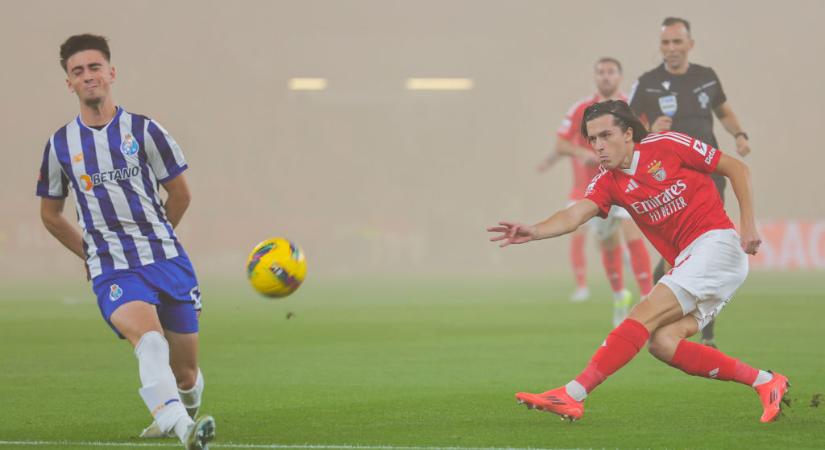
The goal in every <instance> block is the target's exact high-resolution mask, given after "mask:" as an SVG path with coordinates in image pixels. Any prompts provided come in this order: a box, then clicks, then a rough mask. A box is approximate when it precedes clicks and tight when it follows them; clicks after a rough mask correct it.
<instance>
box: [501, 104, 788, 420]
mask: <svg viewBox="0 0 825 450" xmlns="http://www.w3.org/2000/svg"><path fill="white" fill-rule="evenodd" d="M584 117H585V122H584V125H583V126H582V129H581V132H582V135H583V136H585V137H586V138H587V140H588V142H589V143H590V145H591V146H592V147H593V149H594V150H596V154H597V155H598V156H599V160H600V162H601V165H602V168H603V169H604V170H603V171H602V172H600V173H599V174H598V175H596V177H595V178H594V179H593V181H592V182H591V183H590V185H589V186H588V187H587V193H586V194H585V198H584V199H583V200H580V201H578V202H576V203H575V204H574V205H572V206H570V207H568V208H567V209H564V210H561V211H559V212H557V213H556V214H554V215H553V216H551V217H550V218H548V219H547V220H545V221H543V222H540V223H537V224H535V225H532V226H529V225H524V224H520V223H515V222H499V225H500V226H497V227H492V228H489V229H488V231H491V232H497V233H501V234H500V235H498V236H495V237H493V238H491V240H493V241H500V240H503V241H504V243H502V244H501V246H502V247H504V246H507V245H510V244H523V243H525V242H530V241H533V240H538V239H546V238H551V237H556V236H561V235H563V234H566V233H570V232H572V231H573V230H575V229H576V228H578V227H579V226H580V225H582V224H583V223H585V222H586V221H587V220H589V219H590V218H592V217H594V216H596V215H599V216H601V217H605V216H607V213H608V211H609V210H610V207H611V205H621V206H624V207H625V208H626V209H627V210H628V212H630V214H631V216H632V217H633V220H634V221H636V223H637V224H638V225H639V227H640V228H641V229H642V232H643V233H644V234H645V236H647V238H648V239H649V240H650V242H651V243H652V244H653V245H654V246H655V247H656V248H657V249H658V250H659V253H661V254H662V256H663V257H664V258H665V260H667V261H668V262H669V263H670V264H671V265H672V266H673V269H672V270H671V271H670V272H668V274H667V275H665V276H664V277H662V279H661V280H659V282H658V283H657V284H656V286H655V287H654V288H653V291H651V293H650V295H648V296H647V298H645V299H644V300H642V301H641V302H640V303H639V304H637V305H636V306H635V307H634V308H633V310H632V311H631V312H630V315H629V316H628V317H627V319H625V320H624V322H622V323H621V324H620V325H619V326H618V327H616V328H615V329H614V330H613V331H612V332H611V333H610V334H609V335H608V336H607V339H605V341H604V343H603V344H602V345H601V346H600V347H599V349H598V350H597V351H596V353H595V354H594V355H593V357H592V358H591V359H590V362H589V364H588V365H587V366H586V367H585V369H584V370H583V371H582V372H581V373H580V374H579V375H578V376H577V377H576V378H574V379H573V380H571V381H570V382H569V383H567V384H566V385H565V386H562V387H559V388H556V389H553V390H550V391H547V392H544V393H541V394H530V393H526V392H519V393H517V394H516V399H517V400H518V401H519V402H520V403H525V404H527V406H528V407H530V408H537V409H540V410H544V411H548V412H552V413H555V414H558V415H560V416H562V417H563V418H568V419H571V420H576V419H579V418H581V417H582V415H583V414H584V403H583V401H584V399H585V398H586V397H587V396H588V395H589V394H590V393H591V392H592V391H593V389H595V388H596V386H598V385H599V384H601V383H602V382H603V381H604V380H605V379H607V377H609V376H610V375H612V374H613V373H614V372H616V371H617V370H619V369H620V368H621V367H622V366H624V365H625V364H627V363H628V362H629V361H630V360H631V359H633V358H634V357H635V356H636V355H637V354H638V352H639V350H641V348H642V347H643V346H644V345H645V343H647V342H648V341H649V347H648V350H649V351H650V353H651V354H652V355H653V356H655V357H656V358H658V359H659V360H661V361H663V362H665V363H667V364H669V365H671V366H673V367H675V368H678V369H681V370H682V371H684V372H686V373H688V374H690V375H696V376H701V377H705V378H711V379H717V380H723V381H735V382H737V383H741V384H744V385H747V386H752V387H754V388H755V390H756V392H757V394H758V395H759V398H760V400H761V402H762V407H763V413H762V417H761V419H760V420H761V421H762V422H770V421H773V420H774V419H776V418H777V416H778V415H779V413H780V412H781V405H782V400H783V398H784V396H785V394H786V392H787V390H788V387H789V383H788V379H787V377H785V376H783V375H780V374H778V373H771V372H766V371H763V370H759V369H755V368H753V367H751V366H749V365H747V364H745V363H744V362H742V361H739V360H737V359H734V358H731V357H730V356H727V355H726V354H724V353H722V352H720V351H719V350H717V349H715V348H712V347H708V346H705V345H701V344H697V343H695V342H691V341H688V340H687V338H688V337H690V336H693V335H694V334H696V333H697V332H698V331H699V330H700V329H701V328H702V327H703V326H704V325H706V324H707V323H708V322H709V321H710V320H712V319H713V318H714V317H716V315H717V314H719V312H720V311H721V310H722V308H724V306H725V305H726V304H727V303H728V302H729V301H730V299H731V297H732V296H733V294H734V292H735V291H736V289H737V288H739V286H740V285H741V284H742V283H743V282H744V281H745V277H746V276H747V274H748V259H747V256H746V253H747V254H752V255H753V254H756V251H757V249H758V248H759V244H760V243H761V240H760V238H759V234H758V233H757V230H756V220H755V219H754V212H753V198H752V197H753V195H752V192H751V182H750V172H749V170H748V167H747V166H746V165H745V164H744V163H742V162H741V161H739V160H737V159H734V158H731V157H729V156H727V155H724V154H722V152H720V151H719V150H717V149H716V148H713V147H712V146H710V145H707V144H706V143H704V142H702V141H699V140H698V139H695V138H692V137H690V136H688V135H685V134H682V133H677V132H669V131H666V132H661V133H654V134H651V135H649V136H648V135H647V132H646V131H645V127H644V125H643V124H642V123H641V122H640V121H639V119H638V117H636V116H635V115H633V113H632V112H631V110H630V108H629V107H628V106H627V103H625V102H622V101H615V100H610V101H606V102H602V103H597V104H595V105H592V106H590V107H588V108H587V110H585V112H584ZM711 173H717V174H720V175H723V176H725V177H727V178H728V179H729V180H730V182H731V185H732V186H733V192H734V193H735V194H736V199H737V200H738V201H739V211H740V220H741V223H740V228H739V229H740V233H739V234H737V232H736V230H735V229H734V227H733V223H732V222H731V221H730V219H729V218H728V215H727V214H726V213H725V209H724V208H723V207H722V201H721V199H720V197H719V195H718V194H717V192H716V189H715V188H714V184H713V181H712V180H711V177H710V174H711Z"/></svg>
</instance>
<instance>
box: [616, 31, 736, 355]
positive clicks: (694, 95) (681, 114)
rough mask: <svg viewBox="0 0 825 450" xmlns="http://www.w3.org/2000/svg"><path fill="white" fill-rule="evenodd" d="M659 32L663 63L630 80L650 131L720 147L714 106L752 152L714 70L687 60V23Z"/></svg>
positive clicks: (709, 332)
mask: <svg viewBox="0 0 825 450" xmlns="http://www.w3.org/2000/svg"><path fill="white" fill-rule="evenodd" d="M660 37H661V39H660V41H659V49H660V50H661V52H662V59H663V62H662V64H660V65H659V66H658V67H656V68H655V69H653V70H651V71H649V72H646V73H645V74H643V75H642V76H641V77H639V79H638V80H637V81H636V83H635V84H634V85H633V88H632V90H631V93H630V107H631V108H632V109H633V111H634V112H636V114H637V115H638V116H639V117H641V119H642V120H643V121H644V122H645V123H646V124H647V125H648V127H649V128H650V131H653V132H658V131H665V130H673V131H678V132H680V133H685V134H688V135H690V136H693V137H695V138H697V139H699V140H701V141H704V142H706V143H708V144H710V145H712V146H714V147H716V148H719V145H718V143H717V142H716V137H715V136H714V135H713V115H711V111H712V112H713V114H715V115H716V117H717V118H718V119H719V121H720V122H722V126H723V127H725V130H727V132H728V133H730V134H731V135H733V137H734V138H735V139H736V152H737V153H739V155H740V156H746V155H747V154H748V153H750V151H751V148H750V144H749V143H748V134H747V133H745V132H744V131H743V130H742V126H741V125H739V119H737V118H736V114H734V113H733V109H732V108H731V106H730V104H728V101H727V97H726V96H725V91H724V90H722V83H721V82H720V81H719V77H717V76H716V72H714V71H713V69H711V68H710V67H705V66H700V65H698V64H692V63H691V62H690V61H689V60H688V54H689V53H690V51H691V50H692V49H693V44H694V42H693V38H691V35H690V23H689V22H688V21H687V20H685V19H680V18H678V17H668V18H666V19H665V20H664V21H663V22H662V31H661V35H660ZM712 177H713V181H714V182H715V183H716V189H717V190H718V191H719V195H720V196H721V197H722V201H723V202H724V200H725V178H724V177H722V176H719V175H716V174H712ZM665 265H666V263H665V261H664V260H661V261H659V264H658V265H657V266H656V270H655V272H654V274H653V282H654V283H656V282H658V281H659V278H661V277H662V276H663V275H664V273H665V272H666V270H669V268H666V267H665ZM713 328H714V322H713V321H711V322H710V323H709V324H708V325H707V326H705V328H703V329H702V343H703V344H705V345H710V346H712V347H716V344H715V342H714V333H713Z"/></svg>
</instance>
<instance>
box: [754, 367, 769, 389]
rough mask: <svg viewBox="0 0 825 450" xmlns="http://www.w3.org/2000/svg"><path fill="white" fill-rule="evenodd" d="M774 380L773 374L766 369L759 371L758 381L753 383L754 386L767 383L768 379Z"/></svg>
mask: <svg viewBox="0 0 825 450" xmlns="http://www.w3.org/2000/svg"><path fill="white" fill-rule="evenodd" d="M771 380H773V374H772V373H770V372H765V371H764V370H760V371H759V375H757V376H756V381H754V382H753V384H752V385H751V386H752V387H756V386H759V385H760V384H765V383H767V382H768V381H771Z"/></svg>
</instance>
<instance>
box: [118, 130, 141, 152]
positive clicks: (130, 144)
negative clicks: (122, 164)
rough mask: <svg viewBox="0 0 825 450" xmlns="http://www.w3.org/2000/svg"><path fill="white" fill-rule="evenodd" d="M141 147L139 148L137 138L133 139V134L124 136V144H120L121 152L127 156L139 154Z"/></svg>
mask: <svg viewBox="0 0 825 450" xmlns="http://www.w3.org/2000/svg"><path fill="white" fill-rule="evenodd" d="M138 149H140V147H139V146H138V143H137V141H136V140H135V138H133V137H132V135H131V134H128V133H127V134H126V135H125V136H123V142H121V143H120V151H121V152H122V153H123V154H124V155H126V156H132V155H134V154H135V153H137V152H138Z"/></svg>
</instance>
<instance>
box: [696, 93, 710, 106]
mask: <svg viewBox="0 0 825 450" xmlns="http://www.w3.org/2000/svg"><path fill="white" fill-rule="evenodd" d="M696 99H697V100H699V104H700V105H702V109H708V103H710V97H709V96H708V93H707V92H705V91H702V92H700V93H699V95H698V96H697V97H696Z"/></svg>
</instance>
